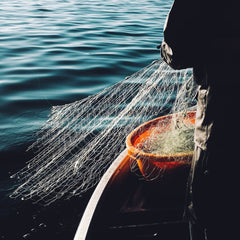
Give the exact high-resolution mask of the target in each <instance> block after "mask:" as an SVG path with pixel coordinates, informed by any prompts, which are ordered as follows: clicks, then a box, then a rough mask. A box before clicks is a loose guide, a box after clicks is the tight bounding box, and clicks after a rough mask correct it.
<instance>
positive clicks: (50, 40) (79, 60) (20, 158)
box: [0, 0, 172, 239]
mask: <svg viewBox="0 0 240 240" xmlns="http://www.w3.org/2000/svg"><path fill="white" fill-rule="evenodd" d="M171 3H172V1H170V0H135V1H132V0H105V1H100V0H90V1H78V0H65V1H64V0H46V1H44V0H39V1H36V0H34V1H33V0H18V1H14V0H12V1H5V0H2V1H1V2H0V54H1V58H0V164H1V165H0V173H1V175H0V180H1V181H0V197H1V198H0V204H1V208H0V219H4V221H5V223H6V224H5V225H6V226H5V227H4V228H2V229H0V239H38V238H39V239H40V238H41V237H44V238H45V239H55V237H58V239H72V237H73V235H74V232H75V230H76V227H77V224H78V222H79V220H80V218H81V214H82V209H83V208H84V204H85V203H84V202H86V201H87V200H86V199H87V197H86V199H85V198H84V197H83V198H82V199H81V201H80V200H79V199H73V200H72V202H71V203H68V202H61V203H57V204H56V205H55V206H52V207H48V208H42V207H40V206H37V205H31V203H25V202H24V201H22V202H21V201H17V200H10V199H9V198H8V197H7V194H9V193H10V192H11V191H12V187H13V184H14V183H13V182H11V181H10V179H9V176H10V175H11V173H12V172H14V171H16V170H17V169H19V168H20V167H22V166H23V165H24V164H25V162H26V161H28V160H29V159H30V157H31V156H30V155H31V154H30V153H26V152H25V150H26V148H27V146H29V144H30V143H31V142H32V141H33V140H34V133H35V132H36V131H37V130H38V129H39V127H40V126H41V125H42V124H44V122H45V121H46V120H47V116H48V114H49V112H50V109H51V107H52V106H54V105H61V104H65V103H71V102H73V101H77V100H79V99H82V98H84V97H86V96H89V95H92V94H96V93H97V92H99V91H100V90H102V89H104V88H106V87H108V86H110V85H113V84H114V83H116V82H118V81H121V80H123V79H124V78H125V77H126V76H128V75H131V74H132V73H134V72H136V71H138V70H140V69H141V68H142V67H144V66H146V65H148V64H149V63H151V62H152V61H153V60H155V59H158V58H159V52H158V50H157V49H156V46H157V45H158V44H160V42H161V40H162V31H163V25H164V21H165V17H166V14H167V12H168V10H169V8H170V6H171ZM74 201H75V202H74ZM80 202H82V205H81V204H80ZM70 205H71V207H70ZM79 205H81V206H79ZM63 208H64V209H66V210H64V211H65V212H64V211H63ZM22 209H24V210H22ZM46 216H47V217H46ZM13 224H14V225H13ZM13 229H15V230H14V231H13ZM1 231H2V232H1ZM46 236H48V237H46ZM50 237H51V238H50Z"/></svg>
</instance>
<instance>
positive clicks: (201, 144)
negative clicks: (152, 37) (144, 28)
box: [161, 0, 240, 240]
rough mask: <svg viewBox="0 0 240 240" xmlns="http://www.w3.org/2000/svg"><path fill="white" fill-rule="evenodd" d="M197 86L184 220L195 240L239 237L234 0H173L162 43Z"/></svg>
mask: <svg viewBox="0 0 240 240" xmlns="http://www.w3.org/2000/svg"><path fill="white" fill-rule="evenodd" d="M161 54H162V56H163V58H164V60H165V61H166V62H167V63H168V64H169V65H170V66H172V67H173V68H175V69H182V68H187V67H192V68H193V73H194V79H195V81H196V82H197V83H198V84H199V91H198V103H197V114H196V128H195V151H194V157H193V161H192V168H191V171H190V176H189V186H188V199H187V216H188V217H189V222H190V226H191V227H190V229H191V231H190V235H191V238H192V240H195V239H199V240H200V239H208V240H212V239H214V240H215V239H216V240H221V239H225V240H231V239H240V220H239V219H240V214H239V213H240V211H239V205H240V197H239V192H240V168H239V165H240V164H239V163H240V140H239V136H240V121H239V117H238V116H239V115H240V114H239V109H240V106H239V104H240V75H239V70H240V12H239V8H238V6H237V1H236V0H235V1H233V0H228V1H222V0H218V1H217V0H201V1H193V0H175V1H174V4H173V6H172V8H171V10H170V12H169V15H168V18H167V20H166V24H165V28H164V41H163V43H162V44H161Z"/></svg>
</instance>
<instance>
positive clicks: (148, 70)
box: [11, 59, 197, 205]
mask: <svg viewBox="0 0 240 240" xmlns="http://www.w3.org/2000/svg"><path fill="white" fill-rule="evenodd" d="M196 90H197V87H196V85H195V84H194V81H193V77H192V72H191V71H190V70H189V69H186V70H181V71H174V70H172V69H171V68H170V67H169V66H168V65H167V64H166V63H164V62H163V61H162V60H161V59H160V60H157V61H154V62H153V63H152V64H150V65H149V66H147V67H145V68H143V69H141V70H140V71H138V72H136V73H134V74H133V75H131V76H130V77H127V78H126V79H124V80H123V81H121V82H119V83H117V84H115V85H113V86H111V87H109V88H107V89H105V90H103V91H102V92H100V93H98V94H96V95H94V96H89V97H87V98H85V99H83V100H81V101H77V102H74V103H71V104H67V105H63V106H55V107H53V108H52V111H51V114H50V116H49V119H48V121H47V122H46V124H45V125H44V126H43V127H42V128H41V130H40V131H39V132H38V139H37V141H36V142H35V143H34V144H33V145H32V146H30V148H29V149H32V150H36V151H37V152H36V155H35V157H34V158H33V159H32V160H31V161H30V162H29V163H28V165H27V166H26V167H25V168H23V169H22V170H20V171H19V172H18V173H16V174H15V175H13V176H12V177H17V179H18V181H19V183H20V184H19V186H18V187H17V189H15V191H14V192H13V194H12V195H11V197H21V198H22V199H33V201H35V202H38V201H41V202H43V203H44V204H46V205H47V204H50V203H52V202H54V201H55V200H57V199H60V198H70V197H72V196H76V195H82V194H83V193H84V192H86V191H87V190H88V189H90V188H92V187H94V186H95V185H96V184H97V183H98V182H99V180H100V178H101V177H102V175H103V173H104V172H105V171H106V169H107V168H108V167H109V165H110V164H111V163H112V162H113V160H114V159H115V158H116V156H118V155H119V153H121V152H122V151H123V150H124V149H125V139H126V137H127V135H128V134H129V133H130V132H131V131H132V130H133V129H134V128H136V127H137V126H138V125H139V124H142V123H143V122H145V121H148V120H150V119H153V118H155V117H157V116H161V115H164V114H166V113H174V112H182V111H183V112H184V111H186V109H189V108H191V107H194V106H195V104H196V102H195V95H196Z"/></svg>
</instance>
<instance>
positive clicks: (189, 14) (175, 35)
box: [161, 0, 205, 69]
mask: <svg viewBox="0 0 240 240" xmlns="http://www.w3.org/2000/svg"><path fill="white" fill-rule="evenodd" d="M202 2H203V1H202ZM202 6H203V5H202V4H201V6H199V5H197V3H196V1H193V0H175V1H174V3H173V5H172V8H171V10H170V12H169V14H168V17H167V19H166V22H165V25H164V40H163V42H162V44H161V55H162V57H163V59H164V60H165V62H166V63H167V64H169V65H170V66H171V67H172V68H174V69H183V68H188V67H193V66H194V65H195V64H196V62H198V61H199V60H200V58H201V56H200V55H199V53H200V49H201V42H202V38H203V34H204V32H203V30H204V28H205V21H204V17H203V16H204V13H203V12H201V8H202Z"/></svg>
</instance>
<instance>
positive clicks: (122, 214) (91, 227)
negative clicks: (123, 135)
mask: <svg viewBox="0 0 240 240" xmlns="http://www.w3.org/2000/svg"><path fill="white" fill-rule="evenodd" d="M186 171H187V170H186ZM186 175H187V174H184V175H183V176H182V177H183V178H186ZM181 182H182V181H180V182H179V181H176V179H164V178H163V179H158V180H155V181H146V180H145V179H143V178H141V177H139V176H137V174H136V173H133V172H132V171H131V170H130V167H129V157H128V156H127V152H126V151H124V152H123V153H122V154H121V155H120V156H119V157H118V158H117V159H116V160H115V161H114V162H113V164H112V165H111V167H110V168H109V169H108V171H107V172H106V173H105V175H104V176H103V178H102V180H101V181H100V183H99V184H98V186H97V188H96V190H95V192H94V193H93V195H92V198H91V199H90V201H89V204H88V206H87V208H86V211H85V213H84V215H83V218H82V220H81V222H80V225H79V228H78V230H77V233H76V235H75V238H74V240H95V239H114V240H118V239H124V240H128V239H131V240H134V239H136V240H138V239H139V240H140V239H141V240H147V239H149V240H150V239H161V240H176V239H178V240H181V239H184V240H188V239H189V234H188V224H187V223H186V222H184V221H183V220H182V216H183V209H184V200H185V185H184V186H183V185H182V183H181Z"/></svg>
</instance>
